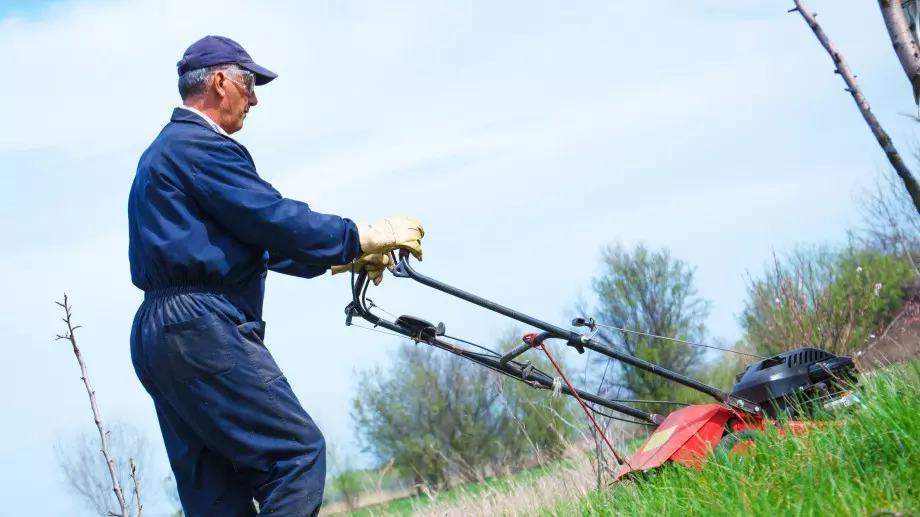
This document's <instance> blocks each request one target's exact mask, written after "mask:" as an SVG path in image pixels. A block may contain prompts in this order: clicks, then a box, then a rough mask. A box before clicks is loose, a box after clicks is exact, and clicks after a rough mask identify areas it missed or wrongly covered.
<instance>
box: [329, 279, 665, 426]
mask: <svg viewBox="0 0 920 517" xmlns="http://www.w3.org/2000/svg"><path fill="white" fill-rule="evenodd" d="M369 285H370V281H369V279H368V277H367V271H363V270H362V271H360V272H359V273H357V277H356V281H355V285H354V288H353V290H352V302H351V303H350V304H348V307H346V309H345V312H346V314H347V315H348V316H347V319H346V325H348V324H350V323H351V316H352V314H353V313H356V314H357V315H358V316H360V317H361V318H363V319H365V320H366V321H368V322H370V323H372V324H373V325H374V326H375V327H383V328H385V329H387V330H389V331H392V332H394V333H396V334H400V335H402V336H406V337H408V338H410V339H413V340H417V341H421V342H424V343H427V344H429V345H432V346H435V347H437V348H440V349H442V350H445V351H448V352H451V353H453V354H455V355H459V356H461V357H463V358H465V359H469V360H471V361H473V362H475V363H478V364H480V365H482V366H485V367H487V368H490V369H492V370H494V371H497V372H499V373H502V374H504V375H507V376H509V377H513V378H515V379H517V380H519V381H522V382H526V383H528V384H532V385H533V384H536V385H538V386H540V387H542V388H545V389H554V388H555V387H556V386H555V385H554V381H553V378H552V377H550V376H548V375H546V374H545V373H543V372H541V371H540V370H537V369H536V368H533V367H532V366H529V365H524V364H520V363H513V362H511V364H508V363H509V362H510V361H505V362H502V361H501V360H500V359H496V358H495V357H490V356H487V355H485V354H480V353H475V352H470V351H467V350H462V349H460V348H458V347H456V346H454V345H452V344H451V343H448V342H446V341H443V340H441V339H438V338H437V337H436V336H435V335H434V334H433V333H419V334H414V333H412V332H410V331H409V329H407V328H406V327H404V326H400V325H397V324H395V323H393V322H390V321H387V320H385V319H383V318H380V317H379V316H377V315H375V314H373V313H372V312H370V310H368V308H367V307H366V306H365V305H364V292H365V291H366V290H367V288H368V286H369ZM559 390H560V391H561V392H562V393H565V394H566V395H569V396H574V394H575V393H577V394H578V395H579V396H580V397H581V398H582V399H584V400H587V401H589V402H593V403H595V404H598V405H600V406H603V407H605V408H607V409H611V410H613V411H617V412H619V413H623V414H625V415H629V416H631V417H633V418H637V419H639V420H641V421H643V422H647V423H649V424H654V425H659V424H661V423H662V422H663V421H664V417H663V416H662V415H659V414H657V413H648V412H645V411H642V410H639V409H636V408H634V407H632V406H627V405H625V404H621V403H619V402H617V401H614V400H610V399H606V398H603V397H600V396H598V395H594V394H591V393H588V392H585V391H582V390H579V389H576V390H575V391H574V392H573V391H572V390H571V389H569V387H568V386H565V385H563V386H560V387H559Z"/></svg>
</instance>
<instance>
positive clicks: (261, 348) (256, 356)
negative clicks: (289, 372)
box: [236, 321, 282, 384]
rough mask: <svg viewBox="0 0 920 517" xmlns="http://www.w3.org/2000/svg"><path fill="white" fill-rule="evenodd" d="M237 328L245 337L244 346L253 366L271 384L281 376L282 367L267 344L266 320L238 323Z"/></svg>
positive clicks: (266, 382) (263, 380) (260, 376)
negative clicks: (265, 340)
mask: <svg viewBox="0 0 920 517" xmlns="http://www.w3.org/2000/svg"><path fill="white" fill-rule="evenodd" d="M236 328H237V330H239V332H240V335H241V336H242V337H243V346H244V348H245V349H246V354H247V355H248V356H249V359H250V361H252V367H253V368H255V370H256V372H258V374H259V378H261V379H262V382H264V383H265V384H269V383H271V382H273V381H275V380H276V379H278V378H279V377H281V375H282V373H281V368H279V367H278V364H277V363H276V362H275V358H274V357H273V356H272V354H271V352H269V351H268V347H266V346H265V342H264V339H265V322H264V321H248V322H246V323H243V324H242V325H237V327H236Z"/></svg>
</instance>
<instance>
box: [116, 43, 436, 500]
mask: <svg viewBox="0 0 920 517" xmlns="http://www.w3.org/2000/svg"><path fill="white" fill-rule="evenodd" d="M178 73H179V93H180V95H181V98H182V101H183V102H182V105H181V106H179V107H177V108H175V110H174V111H173V113H172V117H171V119H170V121H169V122H168V123H167V124H166V126H165V127H164V128H163V129H162V130H161V131H160V133H159V134H158V135H157V137H156V138H155V139H154V141H153V143H152V144H151V145H150V147H148V148H147V149H146V151H145V152H144V153H143V155H142V156H141V158H140V160H139V163H138V167H137V172H136V176H135V179H134V183H133V185H132V187H131V191H130V195H129V200H128V216H129V237H130V242H129V259H130V267H131V278H132V281H133V283H134V285H136V286H137V287H138V288H140V289H141V290H143V291H144V301H143V303H142V304H141V306H140V307H139V309H138V311H137V314H136V316H135V319H134V323H133V326H132V329H131V356H132V360H133V364H134V368H135V371H136V373H137V376H138V378H139V379H140V382H141V383H142V384H143V386H144V388H145V389H146V390H147V392H148V393H149V394H150V397H151V398H152V400H153V403H154V407H155V409H156V414H157V417H158V419H159V423H160V428H161V431H162V435H163V440H164V442H165V445H166V451H167V453H168V456H169V461H170V465H171V467H172V470H173V472H174V474H175V478H176V481H177V483H178V490H179V497H180V499H181V502H182V506H183V508H184V510H185V514H186V515H187V516H189V517H205V516H209V517H210V516H214V517H218V516H219V517H242V516H250V515H256V510H255V507H254V505H253V500H255V501H257V502H258V504H259V508H260V514H264V515H272V516H275V517H295V516H296V517H304V516H308V515H317V514H318V513H319V507H320V504H321V502H322V497H323V488H324V479H325V474H326V472H325V444H324V440H323V436H322V434H321V433H320V431H319V429H318V428H317V426H316V424H315V423H314V422H313V420H312V419H311V418H310V416H309V415H308V414H307V413H306V411H304V409H303V408H302V407H301V405H300V403H299V401H298V399H297V397H296V396H295V395H294V392H293V390H292V389H291V386H290V385H289V384H288V381H287V379H286V378H285V376H284V375H283V374H282V371H281V370H280V368H279V367H278V365H277V364H276V363H275V361H274V360H273V358H272V355H271V354H270V353H269V350H268V348H266V345H265V343H264V342H263V340H264V338H265V323H264V320H263V317H262V301H263V295H264V287H265V278H266V274H267V271H269V270H271V271H275V272H279V273H283V274H287V275H294V276H298V277H302V278H314V277H317V276H319V275H321V274H324V273H325V272H326V271H330V270H331V272H332V274H336V273H340V272H343V271H350V270H357V269H359V268H366V269H367V270H368V271H369V272H370V275H371V276H372V278H374V281H375V282H376V283H379V282H380V278H381V275H382V274H383V269H384V268H385V267H392V264H389V263H388V260H387V257H388V254H389V253H390V252H391V251H394V250H396V249H400V248H404V249H408V250H410V252H411V253H412V254H413V255H415V256H416V258H418V259H421V255H422V250H421V239H422V237H423V236H424V231H423V229H422V227H421V225H420V224H419V223H418V221H417V220H415V219H414V218H412V217H407V216H400V217H389V218H386V219H383V220H382V221H380V222H378V223H376V224H373V225H367V226H364V225H361V226H359V225H356V224H355V223H354V222H352V220H350V219H347V218H343V217H340V216H336V215H329V214H322V213H318V212H315V211H313V210H311V209H310V207H309V206H308V205H307V204H305V203H303V202H300V201H296V200H294V199H290V198H286V197H283V196H282V195H281V194H280V193H279V192H278V191H277V190H276V189H274V188H273V187H272V186H271V185H270V184H269V183H268V182H266V181H265V180H264V179H262V178H261V177H260V176H259V175H258V174H257V173H256V167H255V165H254V163H253V159H252V157H251V156H250V154H249V152H248V151H247V149H246V148H245V147H244V146H243V145H242V144H240V143H239V142H237V141H236V140H235V139H234V138H233V137H231V135H232V134H233V133H235V132H237V131H239V130H240V129H241V128H242V127H243V121H244V120H245V118H246V115H247V114H248V113H249V110H250V109H251V108H252V107H253V106H255V105H256V103H257V99H256V92H255V87H256V86H260V85H264V84H266V83H268V82H269V81H272V80H273V79H275V78H276V77H277V75H276V74H275V73H273V72H271V71H269V70H268V69H266V68H264V67H262V66H260V65H257V64H256V63H255V62H253V60H252V59H251V58H250V56H249V54H248V53H247V52H246V51H245V50H244V49H243V48H242V47H241V46H240V45H239V44H237V43H236V42H234V41H232V40H230V39H228V38H225V37H217V36H208V37H205V38H203V39H201V40H199V41H197V42H195V43H193V44H192V45H191V46H190V47H189V48H188V50H187V51H186V52H185V55H184V56H183V57H182V60H181V61H179V63H178ZM302 345H303V346H304V347H309V346H310V343H309V342H304V343H303V344H302ZM305 350H307V349H306V348H305ZM317 357H318V356H317Z"/></svg>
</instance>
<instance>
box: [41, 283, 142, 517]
mask: <svg viewBox="0 0 920 517" xmlns="http://www.w3.org/2000/svg"><path fill="white" fill-rule="evenodd" d="M55 303H57V304H58V305H60V306H61V307H63V308H64V313H65V314H66V317H65V318H64V322H65V323H66V324H67V333H66V334H65V335H63V336H58V338H59V339H66V340H68V341H70V344H71V346H72V347H73V353H74V355H75V356H76V357H77V362H78V363H79V364H80V373H81V377H80V378H81V379H83V384H84V385H85V386H86V393H87V394H88V395H89V402H90V406H91V407H92V409H93V419H94V420H95V422H96V427H97V428H98V429H99V438H100V439H101V440H102V454H103V455H104V456H105V460H106V462H107V463H108V465H109V473H110V474H111V476H112V489H113V490H114V491H115V497H116V498H118V504H119V505H120V506H121V517H128V505H127V503H126V502H125V497H124V495H123V494H122V491H121V486H120V485H119V483H118V474H117V473H116V472H115V462H114V461H113V460H112V456H111V454H109V443H108V438H107V433H106V432H105V428H104V427H103V426H102V417H101V416H100V414H99V406H98V405H97V404H96V392H95V391H94V390H93V388H92V386H90V383H89V376H88V375H87V373H86V363H85V362H84V361H83V355H82V354H81V353H80V348H79V347H78V346H77V338H76V336H75V335H74V330H76V328H78V327H74V326H73V323H72V321H71V319H72V314H71V311H70V308H71V307H70V305H69V304H68V303H67V294H66V293H65V294H64V303H63V304H62V303H60V302H55ZM113 515H117V514H113Z"/></svg>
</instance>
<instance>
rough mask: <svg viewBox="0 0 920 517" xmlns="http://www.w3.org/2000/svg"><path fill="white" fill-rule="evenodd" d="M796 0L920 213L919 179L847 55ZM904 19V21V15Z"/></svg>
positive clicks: (797, 5)
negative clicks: (874, 109)
mask: <svg viewBox="0 0 920 517" xmlns="http://www.w3.org/2000/svg"><path fill="white" fill-rule="evenodd" d="M793 1H794V2H795V9H792V10H791V11H797V12H798V13H799V14H801V15H802V18H803V19H804V20H805V22H806V23H808V26H809V27H811V30H812V32H814V33H815V36H816V37H817V38H818V41H820V42H821V45H822V46H823V47H824V50H826V51H827V53H828V54H829V55H830V56H831V59H832V60H833V62H834V66H835V67H836V73H838V74H840V76H841V77H842V78H843V81H844V82H845V83H846V85H847V89H846V90H847V91H848V92H850V95H852V96H853V100H854V101H856V106H857V107H858V108H859V111H860V113H862V116H863V119H865V121H866V124H868V125H869V129H870V130H872V134H873V135H875V138H876V140H878V143H879V145H880V146H881V147H882V150H883V151H884V152H885V155H886V156H887V157H888V161H889V162H890V163H891V165H892V167H894V169H895V171H896V172H897V173H898V177H900V178H901V181H902V182H903V183H904V188H906V189H907V192H908V193H909V194H910V197H911V199H912V200H913V203H914V208H915V209H916V210H917V212H920V186H918V184H917V180H916V179H915V178H914V176H913V175H912V174H911V172H910V169H908V168H907V165H905V163H904V160H903V159H901V155H900V154H899V153H898V150H897V149H896V148H895V146H894V142H892V141H891V137H889V136H888V133H886V132H885V130H884V129H882V125H881V124H880V123H879V121H878V119H876V118H875V114H873V113H872V110H871V108H870V107H869V101H867V100H866V97H865V96H864V95H863V93H862V89H860V87H859V85H858V84H857V83H856V76H854V75H853V72H852V71H850V67H849V66H848V65H847V62H846V61H845V60H844V59H843V55H842V54H841V53H840V51H838V50H837V47H835V46H834V44H833V43H831V41H830V39H829V38H828V37H827V34H825V33H824V30H823V29H822V28H821V26H820V25H818V22H817V21H815V15H814V14H813V13H812V12H811V11H809V10H808V8H806V7H805V5H803V3H802V2H801V0H793ZM880 1H883V0H880ZM898 8H899V9H900V6H898ZM901 19H902V20H903V15H902V18H901Z"/></svg>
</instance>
